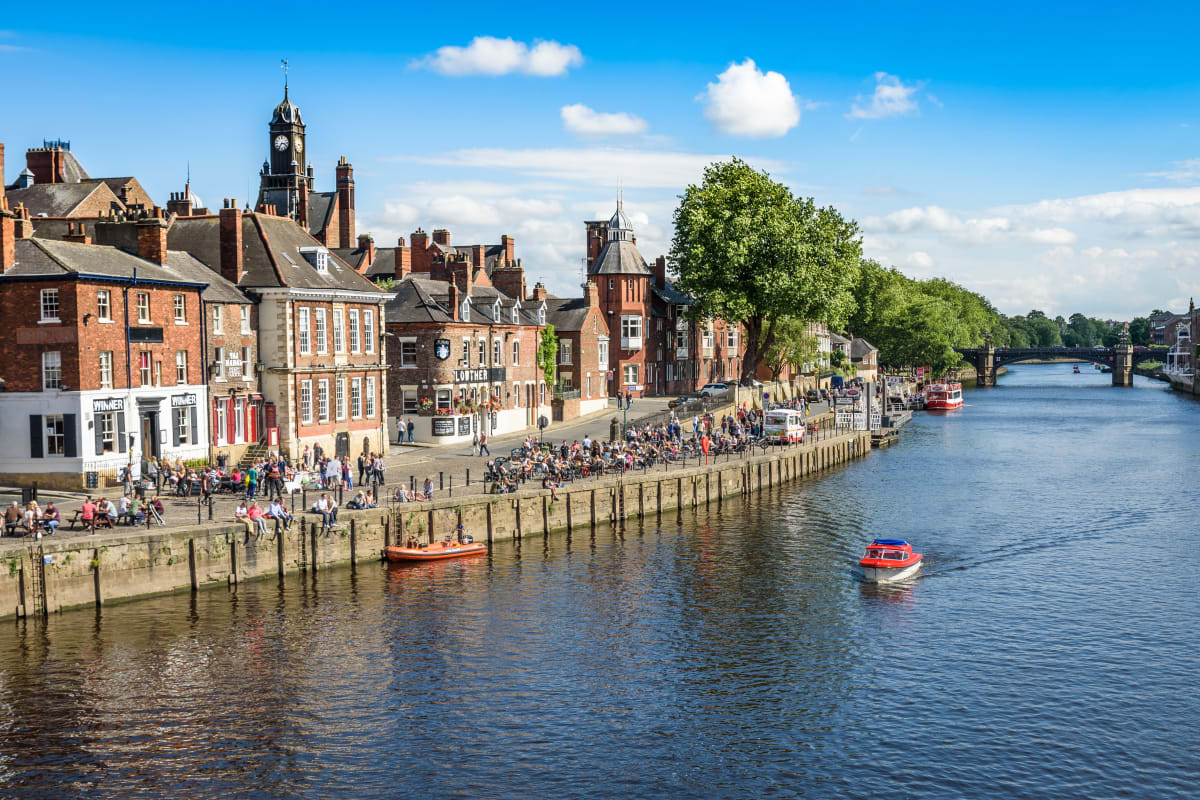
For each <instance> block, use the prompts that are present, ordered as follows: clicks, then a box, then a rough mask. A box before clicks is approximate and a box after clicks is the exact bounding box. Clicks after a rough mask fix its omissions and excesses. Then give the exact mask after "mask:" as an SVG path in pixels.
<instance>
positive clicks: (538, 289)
mask: <svg viewBox="0 0 1200 800" xmlns="http://www.w3.org/2000/svg"><path fill="white" fill-rule="evenodd" d="M549 296H550V293H549V292H547V291H546V287H545V286H543V285H542V282H541V281H538V282H537V283H535V284H534V285H533V299H534V300H535V301H536V302H539V303H540V302H542V301H543V300H545V299H546V298H547V297H549Z"/></svg>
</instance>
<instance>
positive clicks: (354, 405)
mask: <svg viewBox="0 0 1200 800" xmlns="http://www.w3.org/2000/svg"><path fill="white" fill-rule="evenodd" d="M350 418H351V419H362V378H351V379H350Z"/></svg>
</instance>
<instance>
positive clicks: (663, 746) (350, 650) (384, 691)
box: [0, 365, 1200, 800]
mask: <svg viewBox="0 0 1200 800" xmlns="http://www.w3.org/2000/svg"><path fill="white" fill-rule="evenodd" d="M1109 377H1110V376H1108V375H1101V374H1100V373H1098V372H1095V371H1094V370H1093V369H1092V368H1091V367H1086V368H1084V371H1083V373H1082V374H1080V375H1074V374H1073V373H1072V372H1071V368H1070V366H1064V365H1038V366H1033V365H1030V366H1017V367H1013V368H1011V371H1010V372H1009V374H1008V375H1006V376H1004V377H1002V378H1001V380H1000V386H999V387H997V388H995V389H990V390H974V391H969V392H968V393H967V406H966V408H965V409H964V410H963V411H961V412H958V413H954V414H951V415H934V414H925V415H918V416H917V418H916V419H915V420H914V422H913V423H912V424H911V425H910V426H909V427H908V428H906V429H905V431H904V434H903V436H902V439H901V442H900V443H899V444H898V445H896V446H894V447H892V448H891V449H889V450H886V451H883V452H876V453H873V454H872V455H871V456H870V457H869V458H867V459H865V460H862V461H860V462H857V463H855V464H852V465H849V466H846V467H844V468H840V469H837V470H835V471H834V472H832V473H830V474H827V475H825V476H823V477H820V478H817V479H814V480H809V481H806V482H803V483H800V484H795V485H790V486H788V487H785V488H783V489H782V490H779V491H777V492H774V493H771V494H768V495H764V496H761V497H757V498H754V499H752V500H750V501H749V502H747V503H744V504H743V503H740V502H738V503H729V504H727V505H726V506H725V508H724V509H723V510H722V511H721V512H719V513H718V512H717V511H716V510H715V509H714V510H712V511H711V512H710V511H704V512H700V513H690V512H688V513H684V514H682V515H676V514H669V515H665V516H664V518H663V519H662V520H661V521H658V520H647V521H646V523H645V524H644V525H642V526H638V525H637V524H636V523H635V524H633V525H631V526H630V527H628V528H627V529H626V530H625V531H623V532H613V531H609V530H604V531H601V532H598V533H597V534H596V535H595V536H594V537H592V536H589V535H587V534H584V535H578V534H577V535H574V536H572V537H570V538H568V537H567V536H566V535H558V536H551V537H550V538H549V539H548V540H546V541H543V540H542V539H535V540H527V541H525V542H524V543H523V544H521V545H520V546H517V545H515V544H501V545H498V546H496V547H495V548H494V550H493V552H492V554H491V555H489V556H488V557H487V558H484V559H477V560H473V561H463V562H458V563H445V564H440V565H419V566H417V567H409V568H405V567H390V568H389V567H386V566H375V565H368V566H360V567H359V568H358V569H357V570H353V571H352V570H349V569H345V570H334V571H328V572H322V573H320V574H319V575H318V576H316V577H312V576H307V577H306V576H295V577H291V578H288V579H286V580H282V581H279V582H275V581H264V582H258V583H250V584H246V585H243V586H241V587H239V588H237V590H236V592H229V591H226V590H215V591H206V592H202V593H200V594H198V595H196V596H188V595H175V596H170V597H164V598H157V599H150V600H144V601H138V602H132V603H128V604H124V605H117V606H110V607H107V608H104V609H103V610H101V611H99V612H96V611H92V610H88V611H80V612H72V613H67V614H63V615H59V616H55V617H53V618H51V619H50V620H49V622H48V624H47V625H45V626H43V625H41V624H34V623H33V622H29V623H9V624H8V625H7V629H6V630H3V632H2V633H0V643H2V644H0V796H3V797H30V798H64V797H75V796H85V795H86V796H88V797H114V798H117V797H120V798H126V797H167V796H170V797H194V798H203V797H232V796H239V797H242V796H246V797H306V798H329V797H400V796H411V797H433V796H438V797H493V798H521V799H522V800H530V799H531V798H544V797H547V798H548V797H595V798H610V797H638V798H642V797H664V798H666V797H671V798H676V797H888V798H903V797H913V798H930V797H938V798H940V797H987V798H1009V797H1013V798H1018V797H1020V798H1058V797H1086V798H1109V797H1114V798H1115V797H1153V798H1184V797H1188V798H1191V797H1196V796H1197V794H1198V792H1200V790H1198V789H1197V788H1196V786H1195V784H1194V781H1195V780H1196V778H1197V776H1198V775H1200V755H1198V753H1200V750H1198V749H1197V746H1196V742H1195V738H1196V737H1195V734H1196V731H1197V718H1198V715H1200V714H1198V712H1200V701H1197V699H1196V697H1197V688H1196V687H1197V684H1198V682H1200V669H1198V668H1197V667H1198V655H1197V654H1198V652H1200V647H1198V634H1200V622H1198V616H1197V615H1198V612H1200V602H1198V600H1200V593H1198V591H1197V579H1196V575H1197V570H1196V568H1195V564H1194V562H1190V561H1188V560H1187V559H1188V558H1190V556H1189V553H1193V552H1195V550H1196V546H1195V543H1196V518H1195V514H1194V511H1193V509H1194V507H1195V504H1194V501H1192V499H1191V497H1190V494H1191V492H1190V487H1191V484H1192V480H1191V479H1192V477H1193V476H1194V475H1196V474H1197V461H1198V459H1200V455H1198V454H1200V426H1198V424H1197V423H1198V422H1200V405H1197V403H1196V402H1195V401H1192V400H1190V399H1187V398H1183V397H1180V396H1177V395H1172V394H1171V393H1170V392H1168V391H1165V390H1164V388H1163V387H1162V386H1161V385H1160V384H1156V383H1152V382H1150V381H1145V380H1144V379H1142V378H1138V379H1137V386H1136V387H1135V388H1134V389H1114V388H1112V387H1111V386H1110V385H1109V383H1110V381H1109ZM881 534H888V535H902V536H905V537H908V538H910V539H912V540H913V541H914V542H915V543H916V544H917V545H918V549H920V550H922V551H923V552H924V553H925V559H926V562H925V563H926V567H925V569H924V571H923V573H922V574H921V576H920V577H919V578H918V579H917V580H915V581H913V582H912V583H910V584H907V585H903V586H895V587H890V588H881V587H878V586H872V585H867V584H863V583H861V582H859V581H858V580H857V579H856V576H855V574H854V571H853V569H852V564H853V563H854V562H855V561H856V560H857V558H858V557H859V556H860V555H861V551H862V548H863V545H864V543H865V542H867V541H868V540H869V538H870V537H871V536H874V535H881Z"/></svg>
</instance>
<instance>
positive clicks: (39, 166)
mask: <svg viewBox="0 0 1200 800" xmlns="http://www.w3.org/2000/svg"><path fill="white" fill-rule="evenodd" d="M25 166H27V167H28V168H29V171H30V172H32V173H33V179H34V182H35V183H62V182H63V156H62V150H60V149H59V148H57V147H37V148H34V149H32V150H26V151H25Z"/></svg>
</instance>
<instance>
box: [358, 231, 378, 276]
mask: <svg viewBox="0 0 1200 800" xmlns="http://www.w3.org/2000/svg"><path fill="white" fill-rule="evenodd" d="M358 249H359V250H366V251H367V255H366V257H365V258H364V259H363V260H362V261H360V262H358V263H359V264H360V266H359V268H358V271H359V272H360V273H364V272H366V271H367V269H368V268H369V267H370V266H371V265H372V264H374V263H375V240H374V239H372V238H371V234H369V233H360V234H359V235H358Z"/></svg>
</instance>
